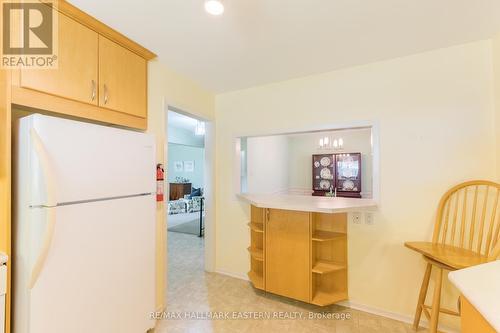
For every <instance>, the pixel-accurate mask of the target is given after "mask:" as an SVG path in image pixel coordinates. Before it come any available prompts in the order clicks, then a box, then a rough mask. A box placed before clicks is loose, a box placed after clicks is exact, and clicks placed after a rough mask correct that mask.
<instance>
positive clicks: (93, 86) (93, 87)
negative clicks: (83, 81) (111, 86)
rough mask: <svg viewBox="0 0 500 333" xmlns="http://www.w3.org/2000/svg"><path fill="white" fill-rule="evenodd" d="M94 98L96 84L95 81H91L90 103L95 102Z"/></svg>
mask: <svg viewBox="0 0 500 333" xmlns="http://www.w3.org/2000/svg"><path fill="white" fill-rule="evenodd" d="M95 96H96V84H95V80H92V101H94V100H95Z"/></svg>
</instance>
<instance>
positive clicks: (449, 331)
mask: <svg viewBox="0 0 500 333" xmlns="http://www.w3.org/2000/svg"><path fill="white" fill-rule="evenodd" d="M215 273H218V274H222V275H226V276H230V277H233V278H236V279H240V280H245V281H250V280H249V279H248V276H246V275H244V276H243V275H239V274H234V273H230V272H226V271H224V270H220V269H217V270H215ZM337 304H338V305H341V306H345V307H347V308H351V309H354V310H359V311H363V312H367V313H371V314H374V315H377V316H381V317H385V318H390V319H394V320H397V321H400V322H403V323H407V324H410V325H413V316H409V315H404V314H400V313H396V312H391V311H387V310H383V309H379V308H375V307H372V306H368V305H364V304H360V303H356V302H352V301H342V302H339V303H337ZM420 326H421V327H425V328H429V322H428V321H427V320H426V319H425V316H424V315H423V314H422V319H421V320H420ZM438 329H439V331H440V332H445V333H459V332H460V331H458V330H456V329H454V328H451V327H448V326H444V325H439V328H438Z"/></svg>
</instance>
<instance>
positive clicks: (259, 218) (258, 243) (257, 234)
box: [248, 206, 265, 290]
mask: <svg viewBox="0 0 500 333" xmlns="http://www.w3.org/2000/svg"><path fill="white" fill-rule="evenodd" d="M264 214H265V209H263V208H257V207H255V206H251V214H250V216H251V217H250V222H249V223H248V226H249V228H250V246H249V247H248V252H249V253H250V271H249V272H248V278H249V279H250V282H252V284H253V286H254V287H255V288H257V289H262V290H265V264H264V258H265V238H264V237H265V232H264V230H265V227H264V221H265V215H264Z"/></svg>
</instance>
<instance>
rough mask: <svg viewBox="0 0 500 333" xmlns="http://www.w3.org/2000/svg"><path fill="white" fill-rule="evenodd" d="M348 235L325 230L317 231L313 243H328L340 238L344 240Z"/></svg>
mask: <svg viewBox="0 0 500 333" xmlns="http://www.w3.org/2000/svg"><path fill="white" fill-rule="evenodd" d="M346 236H347V235H346V234H345V233H343V232H333V231H325V230H315V231H314V234H313V236H312V240H313V242H327V241H332V240H335V239H339V238H344V237H346Z"/></svg>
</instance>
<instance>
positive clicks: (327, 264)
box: [312, 260, 346, 274]
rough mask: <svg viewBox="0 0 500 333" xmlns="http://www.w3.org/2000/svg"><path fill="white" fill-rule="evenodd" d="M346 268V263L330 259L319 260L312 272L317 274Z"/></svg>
mask: <svg viewBox="0 0 500 333" xmlns="http://www.w3.org/2000/svg"><path fill="white" fill-rule="evenodd" d="M343 269H346V265H345V264H342V263H338V262H333V261H328V260H318V261H316V263H315V264H314V266H313V268H312V272H313V273H316V274H327V273H332V272H336V271H341V270H343Z"/></svg>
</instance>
